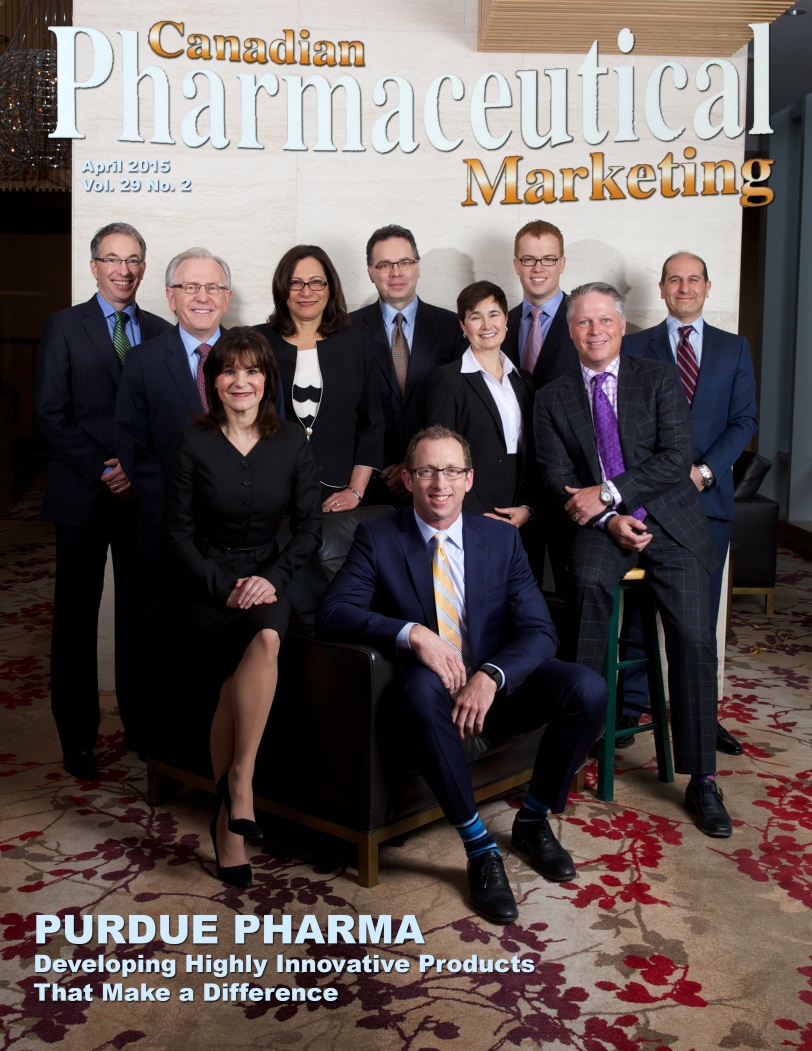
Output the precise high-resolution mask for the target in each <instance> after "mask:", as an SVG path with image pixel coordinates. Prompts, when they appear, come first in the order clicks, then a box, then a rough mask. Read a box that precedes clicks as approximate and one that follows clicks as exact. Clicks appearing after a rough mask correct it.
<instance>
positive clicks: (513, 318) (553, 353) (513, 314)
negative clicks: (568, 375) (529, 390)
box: [502, 292, 578, 390]
mask: <svg viewBox="0 0 812 1051" xmlns="http://www.w3.org/2000/svg"><path fill="white" fill-rule="evenodd" d="M521 320H522V304H521V303H519V305H518V306H517V307H514V308H513V309H512V310H511V311H509V312H508V320H507V325H508V328H507V336H506V337H505V342H504V345H503V347H502V350H504V352H505V354H507V356H508V357H509V358H510V360H511V361H512V362H513V364H514V365H516V366H517V367H518V366H519V365H520V364H521V362H520V359H521V347H520V346H519V324H520V322H521ZM577 368H578V351H577V350H576V349H575V344H574V343H573V342H572V339H571V338H570V330H569V327H568V326H567V293H566V292H565V293H564V298H563V299H562V300H561V305H560V306H559V308H558V310H557V311H556V312H555V317H554V318H553V320H552V322H551V323H550V330H549V331H548V333H547V335H546V336H545V337H544V342H543V343H542V346H541V353H540V354H539V357H538V361H537V362H536V367H535V368H534V369H533V384H534V386H535V388H536V390H539V389H540V388H541V387H544V386H545V385H546V384H547V383H550V382H551V381H552V380H554V379H557V378H558V377H559V376H563V375H564V373H565V372H570V371H571V370H572V369H577Z"/></svg>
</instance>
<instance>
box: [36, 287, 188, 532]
mask: <svg viewBox="0 0 812 1051" xmlns="http://www.w3.org/2000/svg"><path fill="white" fill-rule="evenodd" d="M136 316H137V318H138V324H139V325H140V328H141V338H142V341H143V340H148V339H152V338H153V337H155V336H157V335H159V333H161V332H164V331H166V330H167V329H170V328H171V325H170V323H169V322H168V321H164V319H163V318H161V317H158V316H157V315H156V314H150V313H148V312H147V311H146V310H141V309H140V308H137V309H136ZM133 353H135V350H134V349H132V350H130V351H129V353H128V355H127V356H128V357H129V356H131V355H132V354H133ZM121 375H122V370H121V362H120V361H119V358H118V355H117V354H116V351H115V347H114V346H113V340H112V338H111V336H110V329H109V327H108V324H107V321H106V320H105V317H104V313H103V311H102V309H101V307H100V306H99V301H98V300H97V299H96V296H95V295H94V296H92V297H91V298H90V299H89V300H88V301H87V302H86V303H81V304H80V305H78V306H75V307H68V308H67V309H66V310H59V311H57V312H56V313H55V314H51V315H50V316H49V317H48V318H46V320H45V325H44V326H43V329H42V335H41V337H40V342H39V346H38V348H37V363H36V401H37V422H38V424H39V429H40V433H41V434H42V436H43V437H44V438H45V440H46V441H47V442H48V445H49V446H50V447H51V456H52V459H51V466H50V469H49V472H48V482H47V484H46V487H45V499H44V503H43V514H44V516H45V517H46V518H47V519H49V520H50V521H52V522H59V523H61V524H63V525H72V526H90V525H94V524H97V523H98V522H99V516H100V515H104V514H105V513H106V510H107V509H108V507H107V506H106V505H107V503H108V501H109V500H110V499H113V500H116V501H117V498H116V497H111V496H110V493H109V490H108V488H107V486H106V485H104V483H103V482H102V481H101V474H102V471H103V470H104V461H105V460H109V459H111V458H113V457H115V456H118V457H119V459H120V458H121V457H120V453H119V452H118V447H117V443H116V439H115V434H114V428H113V416H114V412H115V404H116V395H117V392H118V387H119V382H120V380H121ZM125 470H126V468H125Z"/></svg>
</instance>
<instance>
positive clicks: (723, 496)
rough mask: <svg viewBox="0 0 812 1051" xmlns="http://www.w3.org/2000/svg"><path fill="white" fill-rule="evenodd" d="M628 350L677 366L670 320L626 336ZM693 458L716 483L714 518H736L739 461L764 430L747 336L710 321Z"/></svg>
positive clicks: (711, 493)
mask: <svg viewBox="0 0 812 1051" xmlns="http://www.w3.org/2000/svg"><path fill="white" fill-rule="evenodd" d="M621 351H622V353H624V354H631V355H634V356H635V357H641V358H649V359H651V360H653V361H664V362H666V363H667V364H669V365H672V366H673V367H674V368H675V369H676V363H675V361H674V355H673V353H672V351H671V340H670V338H669V336H668V325H667V324H666V322H665V321H663V322H661V323H660V324H659V325H655V326H654V328H649V329H645V330H644V331H643V332H634V333H632V334H631V335H628V336H626V338H625V339H624V340H623V346H622V348H621ZM691 419H692V420H693V424H694V447H693V454H692V455H693V462H694V463H706V464H707V465H708V466H709V467H710V469H711V470H712V471H713V475H714V478H715V483H714V485H712V486H711V488H710V489H705V490H703V492H702V493H700V499H701V501H702V506H703V508H704V510H705V514H706V515H708V516H709V517H710V518H721V519H726V520H729V519H731V518H732V517H733V471H732V467H733V464H734V463H735V462H736V460H737V459H738V457H739V456H740V454H741V453H742V452H743V451H744V447H745V445H747V443H748V442H749V441H750V439H751V438H752V436H753V435H754V434H755V432H756V430H757V429H758V419H757V407H756V378H755V375H754V374H753V361H752V358H751V357H750V346H749V344H748V342H747V340H746V339H745V338H744V337H743V336H737V335H735V334H734V333H732V332H724V331H723V330H722V329H720V328H714V327H713V326H712V325H708V324H705V325H704V330H703V334H702V361H701V364H700V366H699V376H698V377H697V381H696V390H695V391H694V398H693V401H692V402H691Z"/></svg>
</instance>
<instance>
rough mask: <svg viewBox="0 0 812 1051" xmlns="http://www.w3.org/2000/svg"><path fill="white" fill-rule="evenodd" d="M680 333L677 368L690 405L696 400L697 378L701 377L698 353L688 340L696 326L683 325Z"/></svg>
mask: <svg viewBox="0 0 812 1051" xmlns="http://www.w3.org/2000/svg"><path fill="white" fill-rule="evenodd" d="M678 331H679V337H680V338H679V343H678V344H677V368H678V369H679V375H680V379H681V380H682V389H683V390H684V391H685V397H686V398H687V399H688V404H689V405H690V404H691V402H692V401H693V400H694V391H695V390H696V378H697V376H698V375H699V362H698V361H697V360H696V353H695V352H694V348H693V347H692V346H691V341H690V339H689V338H688V337H689V336H690V335H691V333H692V332H693V331H694V326H693V325H681V326H680V328H679V330H678Z"/></svg>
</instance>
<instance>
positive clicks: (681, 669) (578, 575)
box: [534, 281, 732, 836]
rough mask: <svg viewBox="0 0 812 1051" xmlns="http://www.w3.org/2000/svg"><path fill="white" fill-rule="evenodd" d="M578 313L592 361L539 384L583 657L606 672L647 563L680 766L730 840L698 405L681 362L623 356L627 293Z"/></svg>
mask: <svg viewBox="0 0 812 1051" xmlns="http://www.w3.org/2000/svg"><path fill="white" fill-rule="evenodd" d="M567 315H568V317H569V323H570V334H571V336H572V338H573V341H574V343H575V346H576V349H577V351H578V358H579V362H580V366H579V368H578V369H576V370H575V371H574V372H571V373H567V374H566V375H564V376H560V377H559V378H558V379H557V380H553V382H552V383H549V384H548V385H547V386H546V387H542V389H541V390H540V391H539V392H538V393H537V394H536V408H535V426H534V432H535V437H536V454H537V457H538V462H539V469H540V471H541V480H542V483H543V484H544V485H545V486H546V487H547V490H548V492H549V494H550V497H551V499H553V500H557V501H558V504H559V507H560V508H561V509H562V510H563V511H564V512H565V513H566V514H567V515H568V516H569V517H570V519H571V522H572V526H571V530H572V534H571V546H570V560H569V562H570V589H569V600H570V609H571V614H572V620H573V622H574V623H575V625H576V631H575V634H576V636H577V641H576V646H575V659H576V660H578V661H579V662H581V663H583V664H585V665H587V667H590V668H594V669H595V670H596V671H599V670H601V669H602V668H603V664H604V659H605V656H606V648H607V644H608V629H609V619H610V616H611V613H612V609H613V591H614V588H615V586H616V584H617V583H618V581H620V580H621V579H622V578H623V577H624V575H625V574H626V573H627V572H628V570H630V569H631V568H632V567H634V566H635V565H637V564H639V565H641V566H643V567H644V568H645V570H646V579H647V583H648V585H649V587H650V588H651V590H652V593H653V596H654V600H655V602H656V604H657V608H658V610H659V613H660V616H661V619H662V623H663V632H664V635H665V645H666V653H667V655H668V686H669V697H670V702H671V728H672V738H673V745H674V766H675V768H676V770H677V772H678V773H683V774H690V775H691V779H690V781H689V783H688V785H687V787H686V789H685V803H686V806H687V808H688V810H689V811H690V813H691V814H693V816H694V818H695V821H696V824H697V827H698V828H699V829H700V830H701V831H702V832H704V833H705V834H706V835H709V836H729V835H730V834H731V832H732V826H731V821H730V817H729V816H728V813H727V811H726V810H725V807H724V803H723V802H722V792H721V789H720V788H719V787H718V785H717V784H716V776H715V772H716V709H717V685H716V655H715V652H714V647H713V639H712V635H713V633H712V630H711V626H710V612H709V610H710V602H709V593H708V574H709V573H711V572H712V571H713V570H714V569H715V568H716V562H717V556H716V551H715V549H714V546H713V542H712V540H711V536H710V533H709V531H708V524H707V519H706V517H705V513H704V511H703V510H702V507H701V505H700V503H699V494H698V492H697V490H696V487H695V485H694V484H693V482H692V481H691V478H690V474H689V467H690V462H691V459H690V458H691V449H692V446H693V435H692V432H691V417H690V414H689V412H688V403H687V402H686V400H685V396H684V394H683V392H682V388H681V387H680V383H679V376H678V375H677V373H676V371H675V370H674V368H673V367H672V366H671V365H669V364H667V363H665V362H660V361H644V360H642V359H640V358H632V357H628V356H626V355H623V356H621V354H620V346H621V341H622V339H623V334H624V332H625V331H626V312H625V307H624V303H623V299H622V298H621V296H620V293H619V292H618V291H617V289H615V288H613V287H612V286H611V285H606V284H603V283H601V282H597V281H596V282H592V283H590V284H587V285H581V286H580V288H576V289H575V291H574V292H573V293H572V294H571V295H570V297H569V300H568V302H567Z"/></svg>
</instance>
